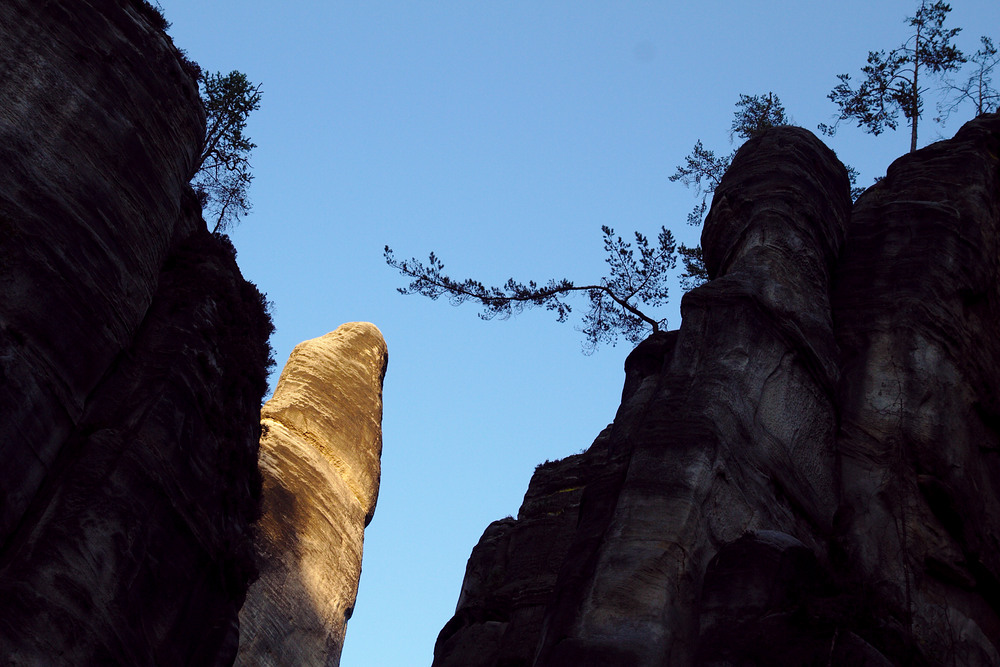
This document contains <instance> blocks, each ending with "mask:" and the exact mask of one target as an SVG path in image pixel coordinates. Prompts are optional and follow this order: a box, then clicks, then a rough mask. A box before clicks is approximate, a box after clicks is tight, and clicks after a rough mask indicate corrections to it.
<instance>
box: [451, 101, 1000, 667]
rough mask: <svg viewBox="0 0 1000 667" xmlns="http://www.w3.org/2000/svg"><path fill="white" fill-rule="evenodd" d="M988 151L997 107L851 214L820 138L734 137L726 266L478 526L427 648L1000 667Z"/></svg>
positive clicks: (563, 656)
mask: <svg viewBox="0 0 1000 667" xmlns="http://www.w3.org/2000/svg"><path fill="white" fill-rule="evenodd" d="M998 153H1000V117H998V116H987V117H983V118H981V119H979V120H977V121H975V122H973V123H970V124H968V125H967V126H966V127H965V128H963V130H962V131H961V132H959V134H958V135H957V136H956V137H955V139H953V140H951V141H948V142H941V143H938V144H935V145H933V146H930V147H928V148H926V149H924V150H922V151H919V152H918V153H916V154H913V155H909V156H906V157H905V158H901V159H900V160H898V161H897V162H896V163H895V164H894V165H892V167H891V168H890V169H889V172H888V176H887V177H886V179H884V180H883V181H882V182H881V183H880V184H879V185H878V186H876V187H874V188H872V189H870V190H869V191H868V192H867V193H866V194H865V195H864V196H863V197H862V198H861V200H859V201H858V202H857V204H856V205H855V206H854V208H853V211H852V209H851V205H850V199H849V193H848V183H847V178H846V173H845V171H844V169H843V167H842V165H841V164H840V163H839V162H838V161H837V159H836V157H835V156H834V155H833V154H832V153H831V152H830V151H829V149H827V148H826V147H825V146H823V145H822V144H821V143H820V142H819V141H818V140H817V139H816V138H815V137H814V136H813V135H811V134H810V133H808V132H806V131H804V130H801V129H797V128H780V129H777V130H773V131H771V132H769V133H767V134H765V135H763V136H762V137H759V138H757V139H755V140H752V141H750V142H748V143H747V144H746V145H745V146H744V147H743V148H741V150H740V151H739V153H738V155H737V156H736V159H735V160H734V162H733V165H732V167H731V169H730V170H729V173H728V174H727V175H726V177H725V179H724V180H723V182H722V184H721V186H720V187H719V188H718V189H717V191H716V194H715V198H714V201H713V204H712V210H711V212H710V215H709V219H708V220H707V221H706V224H705V231H704V234H703V245H704V249H705V259H706V264H707V266H708V269H709V272H710V274H711V275H712V276H713V280H712V281H711V282H710V283H708V284H706V285H704V286H703V287H701V288H698V289H696V290H694V291H692V292H690V293H689V294H687V295H686V296H685V297H684V300H683V302H682V306H681V308H682V314H683V323H682V326H681V328H680V329H679V330H678V331H674V332H668V333H663V334H658V335H656V336H654V337H652V338H650V339H648V340H646V341H645V342H643V343H642V344H641V345H640V346H639V347H638V348H636V350H635V351H634V352H633V353H632V354H631V355H630V356H629V358H628V360H627V361H626V366H625V371H626V380H625V389H624V391H623V397H622V405H621V407H620V408H619V411H618V414H617V416H616V418H615V422H614V423H613V424H612V425H611V426H610V427H609V429H607V430H606V431H605V432H604V433H602V434H601V436H600V437H599V438H598V439H597V441H595V443H594V445H593V446H592V447H591V448H590V449H589V450H588V451H587V452H585V453H583V454H580V455H577V456H573V457H569V458H568V459H565V460H563V461H560V462H556V463H551V464H546V465H545V466H542V467H540V468H539V470H538V471H537V472H536V474H535V476H534V477H533V478H532V481H531V484H530V486H529V489H528V492H527V494H526V496H525V502H524V504H523V505H522V508H521V511H520V513H519V516H518V518H517V519H516V520H514V519H507V520H503V521H499V522H495V523H494V524H492V525H491V526H490V527H489V528H488V529H487V531H486V533H485V534H484V535H483V538H482V540H481V541H480V543H479V544H478V545H477V546H476V548H475V549H474V550H473V553H472V556H471V558H470V560H469V565H468V569H467V572H466V578H465V582H464V583H463V586H462V593H461V596H460V599H459V603H458V609H457V611H456V615H455V617H454V618H453V619H452V620H451V621H450V622H449V623H448V624H447V625H446V626H445V628H444V629H443V630H442V632H441V635H440V636H439V638H438V643H437V645H436V647H435V661H434V664H435V665H439V666H445V665H469V666H474V665H484V666H485V665H491V666H493V665H495V666H497V667H499V666H501V665H502V666H506V667H512V666H515V665H560V666H561V665H566V666H569V665H573V666H586V665H635V666H639V665H642V666H654V665H656V666H659V665H671V666H673V665H789V666H791V665H810V664H817V665H828V664H851V665H956V666H957V665H995V664H998V663H1000V623H998V620H1000V616H998V610H1000V580H998V575H1000V562H998V560H1000V548H998V547H1000V545H998V544H997V536H998V534H1000V508H998V506H997V503H998V502H1000V488H998V485H1000V470H998V469H997V464H998V461H997V455H998V452H1000V449H998V448H1000V409H998V401H1000V391H998V389H1000V388H998V386H997V384H998V382H1000V355H998V345H1000V343H998V342H997V338H996V336H995V332H996V331H997V329H998V325H1000V310H998V304H1000V293H998V278H1000V272H998V268H1000V267H998V263H1000V255H998V251H1000V248H998V244H1000V173H998V158H997V156H998Z"/></svg>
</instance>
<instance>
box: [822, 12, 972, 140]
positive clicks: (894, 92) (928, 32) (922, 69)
mask: <svg viewBox="0 0 1000 667" xmlns="http://www.w3.org/2000/svg"><path fill="white" fill-rule="evenodd" d="M950 11H951V6H950V5H949V4H948V3H946V2H940V0H939V1H938V2H934V3H932V4H929V3H928V2H927V1H926V0H922V1H921V3H920V8H919V9H917V13H916V15H915V16H911V17H908V18H907V19H906V21H907V23H908V24H909V26H910V27H911V28H912V29H913V34H911V35H910V37H909V39H907V40H906V42H904V43H903V44H902V45H901V46H899V47H898V48H895V49H893V50H892V51H888V52H887V51H885V50H882V51H869V52H868V64H867V65H865V66H864V67H862V68H861V72H862V73H863V74H864V80H863V81H861V83H860V84H859V85H858V87H857V88H855V87H854V86H853V84H852V82H851V76H850V75H849V74H839V75H837V78H838V79H840V83H839V84H837V86H836V87H835V88H834V89H833V90H832V91H831V92H830V94H829V95H828V96H827V97H829V98H830V100H831V101H832V102H834V103H835V104H836V105H837V106H838V107H839V109H840V113H839V115H838V116H837V119H836V121H835V122H834V124H833V125H832V126H831V125H827V124H825V123H821V124H820V125H819V129H820V130H821V131H822V132H824V133H825V134H827V135H830V136H832V135H833V134H834V133H835V132H836V130H837V126H838V125H839V124H840V122H841V121H844V120H856V121H857V123H858V127H864V128H865V131H866V132H870V133H871V134H874V135H876V136H877V135H879V134H881V133H882V132H884V131H885V130H886V129H887V128H888V129H890V130H895V129H896V128H897V127H898V118H899V112H900V111H902V112H903V116H904V117H905V118H906V121H907V122H908V123H909V124H910V152H913V151H915V150H917V124H918V121H919V120H920V116H921V114H922V113H923V102H924V93H926V92H927V90H928V88H927V87H926V86H924V87H921V85H922V83H923V79H922V78H921V75H923V74H937V75H941V74H942V73H944V72H949V71H954V70H957V69H958V68H959V66H960V65H961V64H962V63H964V62H965V57H964V56H963V55H962V52H961V51H959V50H958V49H957V48H956V47H955V46H954V45H953V44H952V43H951V40H952V39H954V37H955V35H957V34H958V33H959V32H960V31H961V28H951V29H945V27H944V21H945V19H946V18H947V16H948V12H950Z"/></svg>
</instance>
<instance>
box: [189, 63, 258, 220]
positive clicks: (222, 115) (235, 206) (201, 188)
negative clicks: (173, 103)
mask: <svg viewBox="0 0 1000 667" xmlns="http://www.w3.org/2000/svg"><path fill="white" fill-rule="evenodd" d="M199 87H200V89H201V101H202V104H203V105H204V107H205V121H206V123H205V140H204V142H203V144H202V149H201V153H200V154H199V156H198V162H197V165H196V167H195V175H194V177H193V179H192V185H193V186H194V189H195V192H196V193H198V198H199V199H200V200H201V204H202V207H203V209H204V210H206V211H208V212H210V214H211V216H212V217H213V218H214V219H215V226H214V228H213V230H212V231H214V232H221V231H224V230H226V229H228V228H230V227H232V226H233V225H235V224H236V223H237V222H238V221H239V218H240V217H241V216H244V215H246V214H247V213H249V212H250V208H251V204H250V197H249V194H248V189H249V187H250V183H251V181H253V174H252V173H251V171H250V170H251V165H250V153H251V152H252V151H253V149H254V148H256V147H257V144H255V143H253V142H252V141H251V140H250V137H248V136H246V135H245V134H244V132H245V130H246V124H247V119H248V118H249V117H250V114H251V112H253V111H256V110H257V109H259V108H260V97H261V87H260V84H257V85H254V84H251V83H250V80H249V79H247V76H246V74H244V73H242V72H237V71H235V70H234V71H232V72H230V73H229V74H227V75H225V76H223V75H222V73H221V72H216V73H215V74H204V75H202V76H201V78H200V79H199Z"/></svg>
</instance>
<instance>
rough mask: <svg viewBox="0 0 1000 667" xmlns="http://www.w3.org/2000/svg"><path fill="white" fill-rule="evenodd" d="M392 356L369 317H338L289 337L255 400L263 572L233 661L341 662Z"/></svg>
mask: <svg viewBox="0 0 1000 667" xmlns="http://www.w3.org/2000/svg"><path fill="white" fill-rule="evenodd" d="M387 362H388V353H387V350H386V345H385V341H384V340H383V339H382V334H381V333H380V332H379V330H378V329H377V328H376V327H375V326H374V325H372V324H369V323H367V322H352V323H349V324H344V325H341V326H340V327H338V328H337V330H336V331H333V332H330V333H328V334H326V335H325V336H321V337H320V338H315V339H313V340H308V341H306V342H304V343H300V344H299V345H297V346H296V347H295V350H293V351H292V355H291V357H289V359H288V363H287V364H286V365H285V368H284V370H283V371H282V372H281V378H280V379H279V380H278V386H277V387H276V388H275V390H274V396H273V397H272V398H271V400H269V401H268V402H267V403H266V404H265V405H264V408H263V410H261V419H262V424H263V426H264V435H263V437H262V438H261V449H260V468H261V473H262V475H263V478H264V503H263V506H264V515H263V517H261V520H260V522H259V524H258V535H259V538H258V540H257V545H256V548H257V555H258V562H259V566H260V570H261V572H260V579H259V580H258V581H257V582H255V583H254V584H253V586H251V588H250V591H249V593H248V594H247V600H246V604H245V605H244V606H243V609H242V611H241V612H240V652H239V656H238V658H237V661H236V663H237V664H239V665H248V666H251V665H252V666H259V667H264V666H267V665H274V666H276V667H277V666H280V665H299V666H302V667H308V666H316V667H327V666H330V667H335V666H336V665H339V664H340V652H341V649H342V648H343V646H344V632H345V631H346V626H347V620H348V619H349V618H350V617H351V612H352V611H353V610H354V601H355V597H356V595H357V590H358V580H359V578H360V577H361V552H362V544H363V541H364V529H365V526H367V525H368V523H369V521H371V518H372V515H373V514H374V512H375V501H376V499H377V498H378V486H379V474H380V456H381V454H382V380H383V378H384V377H385V371H386V364H387Z"/></svg>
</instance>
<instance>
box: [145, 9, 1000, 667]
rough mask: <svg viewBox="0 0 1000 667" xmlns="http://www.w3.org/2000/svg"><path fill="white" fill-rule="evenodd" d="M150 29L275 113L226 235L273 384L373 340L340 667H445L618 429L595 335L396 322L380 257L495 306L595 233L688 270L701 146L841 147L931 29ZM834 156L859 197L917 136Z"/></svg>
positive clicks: (357, 20) (867, 12)
mask: <svg viewBox="0 0 1000 667" xmlns="http://www.w3.org/2000/svg"><path fill="white" fill-rule="evenodd" d="M160 4H161V6H162V8H163V10H164V14H165V16H166V18H167V20H168V21H170V22H172V24H173V25H172V27H171V28H170V29H169V30H168V32H169V33H170V34H171V36H172V37H173V39H174V42H175V43H176V44H177V46H178V47H180V48H182V49H184V50H185V51H187V53H188V55H189V57H191V58H192V59H193V60H195V61H197V62H198V63H200V64H201V66H202V67H203V68H204V69H206V70H209V71H222V72H224V73H225V72H229V71H230V70H233V69H238V70H240V71H243V72H245V73H246V74H247V76H248V77H249V78H250V79H251V80H252V81H254V82H259V83H261V84H262V86H263V99H262V105H261V108H260V110H259V111H257V112H256V113H255V114H254V115H253V117H252V118H251V120H250V123H249V134H250V136H251V137H252V138H253V140H254V141H255V142H256V143H257V144H258V148H257V149H256V151H255V152H254V155H253V160H252V161H253V165H254V173H255V175H256V180H255V181H254V184H253V187H252V189H251V197H252V199H253V202H254V209H253V211H252V213H251V214H250V216H249V217H247V218H246V219H245V220H244V221H243V222H242V224H241V225H240V226H239V227H238V228H236V229H235V230H234V231H233V232H232V234H231V235H232V238H233V241H234V243H235V245H236V248H237V250H238V252H239V257H238V260H239V264H240V267H241V269H242V271H243V273H244V275H245V276H246V277H247V278H248V279H249V280H251V281H253V282H255V283H256V284H257V285H258V286H259V287H260V289H261V290H262V291H264V292H266V293H267V295H268V298H269V299H270V300H272V301H273V302H274V319H275V324H276V326H277V331H276V333H275V335H274V337H273V339H272V344H273V346H274V348H275V352H276V358H277V359H278V364H279V369H280V366H281V365H282V364H283V363H284V361H285V360H286V359H287V358H288V355H289V353H290V352H291V349H292V347H293V346H294V345H295V344H296V343H298V342H300V341H302V340H305V339H309V338H314V337H316V336H320V335H322V334H324V333H326V332H328V331H331V330H333V329H335V328H336V327H337V326H338V325H340V324H341V323H343V322H349V321H356V320H366V321H370V322H373V323H375V324H376V325H377V326H378V327H379V328H380V329H381V331H382V332H383V334H384V336H385V338H386V341H387V343H388V347H389V368H388V373H387V375H386V379H385V387H384V417H383V440H384V451H383V457H382V483H381V491H380V497H379V501H378V507H377V509H376V512H375V517H374V520H373V522H372V523H371V525H370V526H369V527H368V530H367V531H366V535H365V553H364V564H363V573H362V578H361V584H360V590H359V595H358V602H357V606H356V608H355V613H354V616H353V618H352V619H351V620H350V622H349V624H348V631H347V640H346V644H345V647H344V652H343V656H342V663H341V664H342V665H344V666H345V667H368V666H377V667H404V666H405V667H410V666H412V665H429V664H430V662H431V660H432V653H433V647H434V641H435V639H436V637H437V634H438V632H439V631H440V630H441V628H442V627H443V626H444V624H445V623H446V622H447V621H448V620H449V618H450V617H451V615H452V614H453V613H454V609H455V604H456V602H457V599H458V593H459V588H460V586H461V583H462V577H463V575H464V572H465V564H466V561H467V559H468V557H469V554H470V552H471V550H472V548H473V546H474V545H475V544H476V542H477V541H478V540H479V537H480V535H481V534H482V532H483V530H484V529H485V528H486V526H487V525H488V524H489V523H490V522H491V521H493V520H496V519H500V518H503V517H505V516H507V515H515V516H516V514H517V510H518V506H519V505H520V502H521V499H522V497H523V494H524V492H525V490H526V488H527V485H528V481H529V479H530V477H531V474H532V472H533V470H534V467H535V465H536V464H538V463H540V462H542V461H545V460H546V459H557V458H561V457H564V456H566V455H569V454H573V453H576V452H579V451H581V450H582V449H585V448H586V447H587V446H589V445H590V443H591V442H592V441H593V439H594V438H595V437H596V436H597V434H598V433H599V432H600V431H601V430H602V429H603V428H604V427H605V426H606V425H607V424H608V423H610V422H611V421H612V419H613V418H614V415H615V411H616V409H617V407H618V402H619V399H620V393H621V386H622V381H623V379H624V374H623V372H622V364H623V362H624V359H625V356H626V355H627V353H628V352H629V349H630V348H629V346H628V345H627V344H625V343H619V344H618V346H617V347H602V348H600V349H598V351H597V352H596V353H595V354H593V355H592V356H584V355H583V354H582V353H581V343H582V337H581V335H580V333H579V332H578V331H576V330H575V325H577V324H578V323H579V319H576V318H574V319H571V320H570V322H567V323H565V324H558V323H556V322H555V318H554V316H553V315H552V314H551V313H549V312H546V311H544V310H540V311H527V312H525V313H524V314H522V315H520V316H519V317H517V318H514V319H511V320H507V321H497V320H494V321H483V320H480V319H479V318H478V317H477V311H476V310H475V308H474V307H473V306H472V305H465V306H462V307H458V308H454V307H451V306H450V305H448V303H447V302H446V301H445V300H439V301H436V302H432V301H430V300H428V299H426V298H423V297H419V296H403V295H400V294H398V293H397V292H396V288H397V287H400V286H403V285H404V284H405V281H404V279H403V278H402V277H401V276H400V275H399V274H398V273H396V272H395V271H394V270H392V269H390V268H389V267H387V266H386V264H385V262H384V260H383V257H382V248H383V246H384V245H386V244H388V245H390V246H391V247H392V248H393V250H394V251H395V252H396V255H397V257H400V258H407V257H411V256H416V257H419V258H421V259H424V258H426V256H427V253H428V252H429V251H431V250H433V251H434V252H435V253H437V254H438V255H439V256H440V257H441V258H442V259H443V261H444V263H445V265H446V267H447V268H448V269H449V271H450V272H451V273H452V274H453V277H457V278H465V277H475V278H477V279H479V280H482V281H483V282H486V283H502V282H503V281H505V280H506V279H507V278H509V277H511V276H514V277H516V278H518V279H520V280H527V279H534V280H539V281H544V280H547V279H548V278H562V277H566V278H569V279H571V280H576V281H589V280H595V279H597V278H599V277H600V276H601V275H603V271H604V266H605V265H604V257H603V251H602V247H601V231H600V229H601V225H609V226H611V227H613V228H614V229H615V230H616V232H618V233H619V234H621V235H623V236H625V235H629V236H631V233H632V230H639V231H641V232H643V233H645V234H647V235H648V236H650V237H654V238H655V235H656V233H657V231H658V229H659V227H660V225H666V226H667V227H668V228H670V229H672V230H673V231H674V233H675V234H676V235H677V237H678V238H679V240H681V241H684V242H686V243H688V244H692V243H695V242H697V240H698V235H699V233H700V230H699V229H696V228H691V227H688V226H687V225H686V224H685V218H686V216H687V213H688V212H689V211H690V210H691V209H692V207H693V206H694V205H695V203H696V199H695V196H694V193H693V192H692V191H690V190H687V189H685V188H684V187H683V186H682V185H680V184H678V183H671V182H670V181H669V180H668V177H669V176H670V175H671V174H672V173H673V172H674V168H675V167H676V165H678V164H680V163H681V162H682V161H683V158H684V156H685V155H687V154H688V153H689V152H690V151H691V148H692V146H693V145H694V143H695V141H696V140H698V139H701V140H702V141H703V142H704V144H705V146H706V147H707V148H710V149H714V150H716V151H717V152H719V153H727V152H729V151H730V150H732V148H733V145H732V144H731V143H730V138H729V126H730V123H731V121H732V115H733V110H734V104H735V102H736V100H737V98H738V96H739V95H740V94H741V93H745V94H762V93H766V92H768V91H773V92H774V93H776V94H777V95H778V96H779V97H780V99H781V101H782V102H783V103H784V105H785V107H786V109H787V112H788V114H789V116H790V117H791V119H792V120H793V121H794V122H795V123H796V124H798V125H801V126H803V127H806V128H809V129H813V130H814V131H815V128H816V125H817V124H818V123H821V122H831V121H832V118H833V115H834V112H835V108H834V106H833V104H832V103H831V102H830V101H829V100H827V98H826V95H827V93H829V91H830V90H831V88H833V86H834V85H835V84H836V83H837V79H836V75H837V74H840V73H844V72H847V73H852V74H855V75H856V74H857V72H858V71H859V69H860V67H861V66H862V65H863V64H864V62H865V58H866V56H867V52H868V51H869V50H875V49H891V48H893V47H896V46H898V45H899V44H900V43H902V42H903V41H904V40H905V39H906V37H907V34H908V33H907V26H906V25H905V22H904V19H905V17H907V16H910V15H912V14H913V13H914V11H915V9H916V7H917V5H918V3H917V2H915V1H913V0H882V1H880V2H871V0H841V1H839V2H823V3H814V2H802V1H801V0H797V1H791V0H785V1H781V0H760V1H758V2H735V1H721V0H704V1H702V2H698V3H677V2H668V1H661V2H651V1H645V2H639V1H636V2H631V1H630V2H618V3H612V2H594V1H587V0H580V1H575V2H569V0H560V1H545V0H533V1H530V2H529V1H527V0H493V1H492V2H473V1H471V0H463V1H436V2H416V1H410V2H395V1H393V2H378V1H371V2H361V1H359V0H354V1H351V2H341V1H337V0H333V1H331V0H326V1H325V2H317V1H314V0H306V1H301V0H300V1H299V2H292V3H277V2H263V1H261V0H243V1H241V2H237V1H236V0H208V1H207V2H206V1H205V0H160ZM951 4H952V7H953V11H952V13H951V15H950V17H949V21H948V24H949V25H950V26H953V27H961V28H964V31H963V32H962V33H961V34H960V35H959V37H958V40H957V42H958V45H959V46H960V47H961V48H963V49H965V50H966V51H968V52H972V51H975V49H976V48H977V47H978V39H979V35H980V34H987V35H991V36H992V37H994V39H997V38H1000V30H998V28H1000V2H997V1H996V0H969V1H962V0H955V2H952V3H951ZM998 76H1000V74H998ZM998 83H1000V82H998ZM927 100H928V104H927V111H926V113H925V118H924V119H923V120H922V121H921V122H922V129H921V132H920V145H925V144H927V143H930V142H932V141H934V140H936V139H939V138H943V137H947V136H951V134H953V133H954V131H955V130H956V129H957V128H958V127H959V125H960V124H961V122H963V121H965V120H968V119H969V118H970V116H971V110H970V109H968V108H966V109H961V110H960V111H958V112H956V113H955V114H954V115H953V116H952V117H951V118H950V120H949V122H948V124H947V125H941V124H936V123H934V122H933V121H932V120H931V118H932V117H933V116H935V115H937V113H936V111H935V109H934V106H935V104H936V103H937V101H938V94H937V92H936V90H934V89H932V90H931V91H929V93H928V97H927ZM827 143H828V144H829V145H830V146H831V147H832V148H833V149H834V150H835V151H837V153H838V155H839V156H840V157H841V159H842V160H843V161H844V162H846V163H848V164H851V165H853V166H854V167H856V168H857V169H858V170H859V171H860V174H861V179H860V180H861V183H862V184H865V185H868V184H870V183H871V182H872V181H873V180H874V178H875V177H877V176H879V175H881V174H884V172H885V169H886V167H887V166H888V165H889V163H890V162H891V161H892V160H893V159H894V158H895V157H897V156H899V155H901V154H903V153H904V152H905V151H906V150H908V148H909V131H908V129H907V128H906V127H905V124H904V125H903V127H902V128H901V129H900V130H898V131H896V132H887V133H886V134H883V135H881V136H879V137H873V136H871V135H867V134H864V133H863V132H862V131H861V130H859V129H857V128H855V127H853V126H852V125H851V124H845V125H842V127H841V130H840V132H839V133H838V134H837V136H836V137H833V138H831V139H827ZM680 297H681V290H680V288H679V286H675V287H673V288H672V298H671V304H670V306H669V307H667V308H665V309H663V310H662V312H661V316H666V317H667V318H668V319H669V325H670V327H671V328H676V327H677V326H679V325H680V322H681V316H680V311H679V303H680ZM573 303H576V304H578V305H577V308H576V309H575V311H580V312H583V311H585V309H586V304H585V303H584V301H582V300H581V301H578V302H573ZM574 314H575V315H576V314H578V313H577V312H575V313H574ZM276 377H277V371H276V372H275V374H274V376H273V377H272V384H273V382H274V380H275V379H276Z"/></svg>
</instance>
